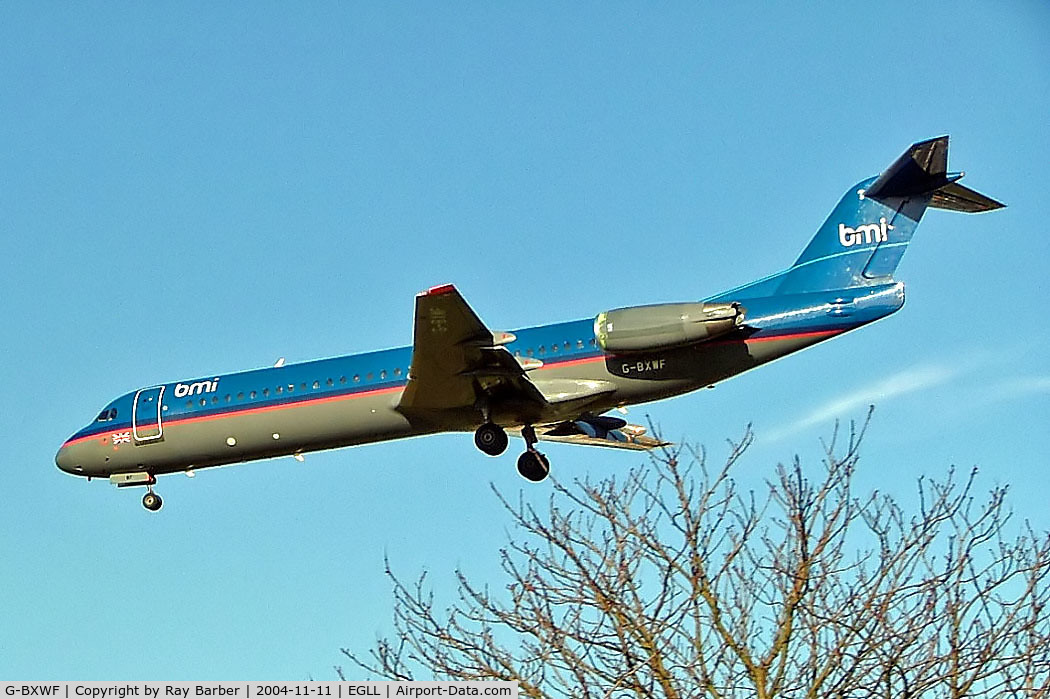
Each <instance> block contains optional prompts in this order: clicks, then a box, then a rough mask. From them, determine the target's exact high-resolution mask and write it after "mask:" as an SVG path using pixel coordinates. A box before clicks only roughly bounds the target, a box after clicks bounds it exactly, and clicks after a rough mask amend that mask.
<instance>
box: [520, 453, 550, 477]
mask: <svg viewBox="0 0 1050 699" xmlns="http://www.w3.org/2000/svg"><path fill="white" fill-rule="evenodd" d="M550 472H551V464H550V461H548V460H547V457H546V456H544V455H543V454H541V453H539V452H538V451H536V450H535V449H529V450H528V451H525V452H522V455H521V456H519V457H518V473H520V474H521V477H522V478H524V479H525V480H527V481H531V482H533V483H539V482H540V481H542V480H544V479H545V478H547V476H548V474H550Z"/></svg>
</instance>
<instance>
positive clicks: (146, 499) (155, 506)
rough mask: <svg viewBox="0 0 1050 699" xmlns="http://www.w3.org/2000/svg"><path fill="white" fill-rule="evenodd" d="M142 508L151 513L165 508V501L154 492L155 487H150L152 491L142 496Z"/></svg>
mask: <svg viewBox="0 0 1050 699" xmlns="http://www.w3.org/2000/svg"><path fill="white" fill-rule="evenodd" d="M142 506H143V507H145V508H146V509H147V510H149V511H150V512H156V511H157V510H159V509H160V508H161V507H163V506H164V501H163V500H161V498H160V496H159V495H157V494H156V493H154V492H153V487H152V486H150V489H149V490H148V491H146V494H145V495H143V496H142Z"/></svg>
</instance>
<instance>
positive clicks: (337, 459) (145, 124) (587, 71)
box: [0, 0, 1050, 679]
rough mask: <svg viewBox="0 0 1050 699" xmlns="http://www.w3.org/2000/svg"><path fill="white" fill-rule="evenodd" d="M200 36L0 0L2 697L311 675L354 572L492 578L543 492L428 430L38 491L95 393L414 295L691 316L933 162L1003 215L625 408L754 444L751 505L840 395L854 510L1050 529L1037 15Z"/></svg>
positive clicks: (1048, 71)
mask: <svg viewBox="0 0 1050 699" xmlns="http://www.w3.org/2000/svg"><path fill="white" fill-rule="evenodd" d="M220 5H221V7H218V8H217V7H216V6H215V4H214V3H189V2H180V3H140V2H135V3H130V2H129V3H124V2H112V3H89V4H83V3H81V4H76V5H71V4H69V3H34V2H8V3H5V4H3V6H2V7H0V215H2V218H0V232H2V236H3V238H2V239H3V250H4V255H3V256H2V258H0V270H2V274H0V299H2V304H0V313H2V320H3V323H2V333H0V351H2V358H3V362H2V364H0V401H2V402H0V437H2V439H3V442H4V444H5V445H6V447H7V448H6V455H5V458H4V460H3V461H4V463H3V467H2V472H3V480H2V485H0V678H3V679H304V678H306V677H308V676H313V677H314V678H318V679H329V678H332V677H333V673H332V671H331V666H332V665H333V664H337V663H340V662H341V656H340V655H339V654H338V648H339V647H340V646H352V647H355V648H357V649H358V650H364V649H365V648H366V646H368V645H369V643H370V642H371V641H372V640H373V639H374V638H375V637H376V635H377V634H379V633H384V632H387V631H389V630H390V628H391V624H390V617H391V598H390V589H389V584H388V583H387V581H386V580H385V578H384V576H383V574H382V559H383V555H384V553H386V554H388V555H389V556H390V558H391V560H392V562H393V564H394V566H395V567H396V568H397V569H398V570H399V571H401V572H402V573H404V574H405V575H406V576H409V577H412V576H414V575H416V574H417V573H418V572H419V571H420V570H421V569H422V568H423V567H427V568H429V569H430V570H431V571H432V580H433V581H434V582H435V585H436V586H437V592H438V596H439V599H447V598H448V595H449V594H450V592H451V589H452V588H451V583H452V570H453V569H454V567H456V566H462V567H463V568H464V569H465V570H466V571H467V572H468V573H469V574H471V575H473V576H474V577H476V578H478V579H490V580H492V581H496V582H498V580H499V578H498V576H497V575H496V574H495V570H494V569H495V567H496V561H497V553H496V548H497V547H498V545H499V544H500V543H502V541H503V540H504V537H505V530H506V527H507V526H508V518H507V517H506V515H505V514H504V513H503V512H501V511H500V510H499V509H498V507H497V505H496V503H495V500H494V498H493V497H492V495H491V493H490V492H489V483H490V482H492V483H495V484H496V485H497V486H498V487H500V488H502V489H504V490H505V491H508V492H511V493H516V492H517V491H518V490H519V489H525V490H526V491H527V492H528V493H529V497H536V498H538V499H542V498H543V497H545V494H546V492H547V491H546V489H545V486H539V487H538V488H534V487H530V486H528V485H527V484H525V483H524V482H523V481H521V479H520V478H519V477H518V475H517V474H516V472H515V469H514V458H515V457H514V453H515V452H516V451H517V450H516V449H514V450H512V451H510V452H508V453H507V454H506V455H505V456H503V457H502V458H500V459H490V458H487V457H485V456H483V455H481V454H480V453H479V452H477V451H476V450H475V448H474V446H473V443H472V440H471V437H470V435H466V434H462V435H447V436H440V437H433V438H427V439H421V440H409V441H405V442H397V443H390V444H384V445H373V446H367V447H360V448H355V449H348V450H341V451H335V452H328V453H324V454H318V455H311V456H308V457H307V460H306V463H305V464H299V463H296V462H295V461H293V460H292V459H283V460H277V461H268V462H261V463H256V464H252V465H247V466H239V467H234V468H226V469H215V470H211V471H202V472H200V473H198V474H197V477H196V478H195V479H192V480H190V479H187V478H185V477H183V476H171V477H167V478H164V479H162V481H161V483H160V486H159V491H160V492H161V493H162V494H163V496H164V498H165V503H166V504H165V508H164V510H163V511H162V512H161V513H160V514H159V515H151V514H149V513H147V512H145V511H144V510H143V509H142V507H141V505H140V504H139V496H140V493H138V492H136V491H134V490H132V491H119V492H118V491H117V490H116V489H114V488H112V487H111V486H110V485H109V484H108V483H106V482H98V481H96V482H92V483H90V484H89V483H87V482H85V481H84V480H82V479H76V478H72V477H70V476H67V475H65V474H63V473H61V472H59V471H58V470H57V469H56V468H55V466H54V463H53V456H54V453H55V450H56V449H57V448H58V446H59V445H60V444H61V442H62V440H63V439H65V438H66V437H67V436H68V435H69V434H70V433H72V432H73V431H74V430H76V429H77V428H79V427H81V426H82V425H83V424H85V423H86V422H88V421H89V420H90V419H91V418H92V417H93V416H94V415H95V414H96V413H97V411H98V410H99V409H100V408H101V407H102V406H103V405H104V404H105V403H106V401H108V400H109V399H111V398H112V397H114V396H116V395H118V394H121V393H123V392H125V391H129V390H132V389H135V388H137V387H142V386H146V385H152V384H155V383H157V382H160V381H168V380H175V379H179V378H185V377H190V376H200V375H205V374H210V373H211V372H225V371H232V370H238V369H244V368H251V367H258V366H266V365H269V364H271V363H272V362H273V361H274V360H275V359H276V358H277V357H279V356H286V357H288V359H289V361H298V360H306V359H312V358H317V357H323V356H332V355H338V354H344V353H350V352H356V351H365V350H370V349H377V348H382V347H389V346H395V345H402V344H408V343H409V342H410V341H411V325H412V323H411V314H412V307H413V295H414V294H415V293H416V292H417V291H419V290H421V289H424V288H426V287H428V286H431V285H434V284H439V283H443V282H455V283H456V284H457V285H458V286H459V287H460V289H461V290H462V292H463V293H464V295H465V296H466V297H467V299H468V300H469V301H470V302H471V303H472V304H473V305H474V307H475V309H476V310H477V311H478V313H479V314H480V315H481V317H482V318H483V319H485V320H486V321H487V322H488V323H489V325H491V326H492V327H494V328H505V329H513V328H516V327H522V326H527V325H532V324H537V323H543V322H549V321H557V320H569V319H574V318H583V317H587V316H593V315H595V314H597V313H598V312H599V311H602V310H605V309H608V308H613V307H617V306H622V305H630V304H636V303H652V302H659V301H680V300H695V299H699V298H701V297H704V296H707V295H710V294H713V293H715V292H718V291H721V290H723V289H726V288H730V287H732V286H735V285H737V284H740V283H743V282H746V281H749V280H751V279H754V278H756V277H759V276H762V275H765V274H767V273H770V272H773V271H776V270H779V269H781V268H783V267H785V266H787V265H789V264H790V263H791V261H792V260H793V259H794V258H795V257H796V256H797V254H798V253H799V251H800V250H801V249H802V247H803V246H804V245H805V243H806V242H807V241H808V240H809V238H810V236H811V235H812V233H813V231H815V230H816V228H817V226H818V225H819V224H820V223H821V222H822V221H823V220H824V217H825V216H826V215H827V213H828V212H829V211H830V209H831V207H832V206H833V205H834V204H835V202H836V201H837V200H838V197H839V196H840V195H841V194H842V192H843V191H845V189H846V188H847V187H849V186H850V185H852V184H853V183H854V182H857V181H858V180H860V179H862V178H864V177H867V176H869V175H873V174H876V173H877V172H879V171H880V170H881V169H882V168H884V167H885V166H886V165H888V164H889V163H890V162H892V160H893V159H894V158H896V157H897V156H898V155H899V154H900V153H901V152H902V151H903V149H904V148H905V147H907V146H908V145H909V144H910V143H912V142H913V141H916V140H920V139H925V138H929V137H933V136H937V135H940V134H944V133H948V134H951V137H952V145H951V160H950V165H951V167H952V168H953V169H965V170H966V171H967V172H968V173H969V175H968V177H967V179H966V183H967V184H968V185H970V186H972V187H974V188H976V189H978V190H979V191H982V192H986V193H987V194H989V195H991V196H993V197H996V198H999V199H1001V200H1002V201H1004V202H1006V203H1007V204H1009V208H1007V209H1005V210H1003V211H999V212H995V213H991V214H985V215H982V216H969V217H967V216H963V215H959V214H951V213H948V212H940V211H932V212H930V213H929V214H928V216H927V217H926V218H925V219H924V221H923V223H922V226H921V227H920V229H919V231H918V233H917V235H916V237H915V241H914V243H913V245H912V246H911V248H910V250H909V252H908V254H907V256H906V257H905V258H904V261H903V263H902V265H901V267H900V270H899V276H900V277H901V278H902V279H903V280H904V281H905V282H906V283H907V285H908V287H907V289H908V303H907V305H906V306H905V308H904V309H903V310H902V311H901V312H900V313H898V314H897V315H895V316H893V317H891V318H889V319H887V320H885V321H882V322H880V323H878V324H876V325H874V326H871V327H868V328H866V329H864V330H862V331H860V332H857V333H853V334H850V335H848V336H846V337H843V338H839V339H837V340H834V341H832V342H830V343H826V344H823V345H820V346H818V347H816V348H814V349H811V350H809V351H807V352H804V353H801V354H799V355H796V356H794V357H791V358H788V359H785V360H783V361H780V362H777V363H775V364H773V365H771V366H768V367H765V368H763V369H760V370H758V371H755V372H752V373H749V374H746V375H743V376H740V377H737V378H735V379H733V380H731V381H729V382H727V383H725V384H722V385H720V386H719V387H718V388H717V389H716V390H714V391H704V392H702V393H699V394H695V395H691V396H687V397H683V398H679V399H676V400H672V401H665V402H661V403H657V404H654V405H651V406H646V407H641V408H636V409H634V410H633V412H632V416H633V417H635V418H638V419H640V420H644V418H645V415H647V414H648V415H651V416H652V418H653V419H654V420H656V421H657V422H658V423H660V424H661V425H662V426H663V429H664V432H665V436H667V437H669V438H672V439H676V440H677V439H681V438H682V437H686V438H688V439H690V440H692V441H697V442H702V443H704V444H706V445H708V446H709V447H710V449H711V452H712V458H713V459H718V458H721V457H722V456H723V455H724V453H725V448H724V439H725V438H726V437H729V436H738V435H739V434H740V432H741V430H742V429H743V426H744V425H745V424H747V423H748V422H753V423H754V425H755V429H756V431H757V433H758V435H759V441H758V443H757V444H756V446H755V448H754V450H753V451H752V452H751V454H750V456H749V457H748V458H747V459H746V460H745V463H744V468H743V469H742V471H741V476H742V477H743V478H745V479H747V478H753V479H754V484H756V485H759V486H760V485H761V483H762V479H764V478H765V477H767V476H768V475H769V474H770V473H771V472H772V468H773V466H774V465H775V464H776V462H777V461H778V460H787V459H790V458H791V457H792V455H793V454H795V453H799V454H801V455H802V456H803V458H804V459H806V463H807V464H808V465H809V466H810V467H811V468H814V469H818V468H819V464H818V462H817V460H816V456H817V455H818V454H819V451H820V447H819V439H820V437H822V436H827V435H828V434H829V433H830V431H831V428H832V426H833V424H834V420H835V419H836V418H842V419H846V420H848V419H850V418H858V417H861V416H863V414H864V410H865V406H866V405H867V404H868V403H869V402H875V403H877V404H878V410H877V413H876V418H875V421H874V423H873V425H872V427H871V431H870V434H869V439H868V446H867V449H866V452H865V458H864V461H863V462H862V463H863V466H864V468H862V472H861V474H860V475H859V478H860V480H861V482H862V485H863V486H864V487H878V488H880V489H882V490H889V491H891V492H895V493H897V494H899V495H900V496H901V497H902V498H904V499H905V500H907V499H908V498H909V497H910V496H911V493H912V492H913V490H914V489H913V485H912V484H913V481H914V478H915V477H916V476H917V475H919V474H922V473H926V474H931V475H941V474H943V473H944V471H945V469H947V467H948V466H949V465H951V464H957V465H958V466H960V467H962V468H969V467H970V466H971V465H973V464H978V465H979V466H980V467H981V469H982V476H981V480H980V485H981V486H982V488H987V487H991V486H992V485H993V484H994V483H1000V482H1008V483H1012V484H1013V485H1014V487H1015V490H1014V491H1013V493H1012V497H1011V502H1012V504H1013V506H1014V508H1015V510H1016V511H1017V513H1018V515H1019V516H1023V517H1030V518H1031V519H1032V520H1033V522H1034V523H1035V524H1036V526H1038V527H1040V528H1047V527H1050V515H1048V514H1047V507H1046V497H1047V495H1046V494H1047V492H1050V471H1048V469H1047V465H1048V464H1047V459H1046V456H1045V455H1046V454H1047V452H1048V450H1050V435H1048V430H1047V423H1048V418H1050V410H1048V401H1050V368H1048V361H1047V359H1048V356H1047V354H1048V353H1047V345H1048V342H1050V331H1048V325H1047V320H1046V319H1047V309H1048V307H1050V303H1048V302H1050V298H1048V297H1050V294H1048V284H1047V281H1046V280H1047V264H1048V261H1050V243H1048V236H1050V229H1048V224H1047V222H1046V213H1045V211H1046V210H1045V208H1044V207H1045V204H1046V201H1047V161H1048V156H1050V134H1048V128H1047V127H1048V125H1050V41H1048V39H1047V37H1048V36H1050V6H1048V5H1046V4H1045V3H1042V2H1036V1H1034V0H1033V1H1031V2H1021V1H1018V2H1002V3H994V4H989V3H970V2H937V3H924V4H920V5H916V4H915V3H911V2H869V3H863V4H855V3H801V4H800V3H786V4H783V6H782V7H770V4H768V3H754V4H752V3H692V2H690V3H661V4H659V5H658V6H651V5H643V4H625V3H593V4H591V3H570V4H569V5H570V7H566V4H564V3H557V4H551V5H542V4H535V3H526V4H525V5H522V6H517V7H514V8H508V7H507V5H506V4H505V3H494V4H493V3H463V4H460V5H455V4H453V5H441V4H436V3H408V4H407V5H406V6H403V7H401V8H399V9H391V8H388V7H385V4H383V3H375V4H370V5H365V4H354V3H319V2H315V3H290V4H289V3H250V4H249V3H220ZM845 5H849V6H850V7H849V8H847V7H845ZM377 8H381V9H377ZM547 452H548V454H549V455H550V456H551V458H552V461H553V463H554V468H555V470H556V473H557V474H558V475H559V476H561V477H562V478H571V477H574V476H578V475H584V474H591V475H599V474H602V473H612V472H617V471H623V470H626V469H627V468H629V467H631V466H632V465H635V464H638V463H640V462H641V461H642V458H641V457H639V456H638V455H636V454H632V453H619V452H607V451H592V450H584V449H580V448H573V447H567V446H558V445H554V446H551V447H549V448H548V449H547Z"/></svg>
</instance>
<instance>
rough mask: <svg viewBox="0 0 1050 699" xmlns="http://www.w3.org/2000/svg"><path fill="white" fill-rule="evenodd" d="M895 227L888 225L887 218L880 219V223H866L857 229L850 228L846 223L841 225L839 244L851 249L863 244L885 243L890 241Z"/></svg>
mask: <svg viewBox="0 0 1050 699" xmlns="http://www.w3.org/2000/svg"><path fill="white" fill-rule="evenodd" d="M892 230H893V226H891V225H890V224H888V223H886V219H885V218H880V219H879V222H878V223H865V224H863V225H861V226H857V227H856V228H850V227H849V226H847V225H846V224H845V223H840V224H839V242H840V243H842V247H844V248H849V247H853V246H854V245H860V244H862V243H866V244H869V245H870V244H871V243H884V242H886V241H887V240H889V239H890V235H889V231H892Z"/></svg>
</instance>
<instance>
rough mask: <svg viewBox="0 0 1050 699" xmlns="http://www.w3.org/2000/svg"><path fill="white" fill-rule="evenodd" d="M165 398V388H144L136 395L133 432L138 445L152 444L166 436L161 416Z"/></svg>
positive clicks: (133, 405)
mask: <svg viewBox="0 0 1050 699" xmlns="http://www.w3.org/2000/svg"><path fill="white" fill-rule="evenodd" d="M163 396H164V387H163V386H154V387H153V388H144V389H142V390H141V391H139V392H138V393H136V394H135V402H134V403H132V404H131V431H132V433H133V434H134V435H135V442H136V443H137V444H141V443H143V442H152V441H154V440H157V439H160V438H161V437H163V436H164V427H163V425H162V424H161V416H160V415H161V398H162V397H163Z"/></svg>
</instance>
